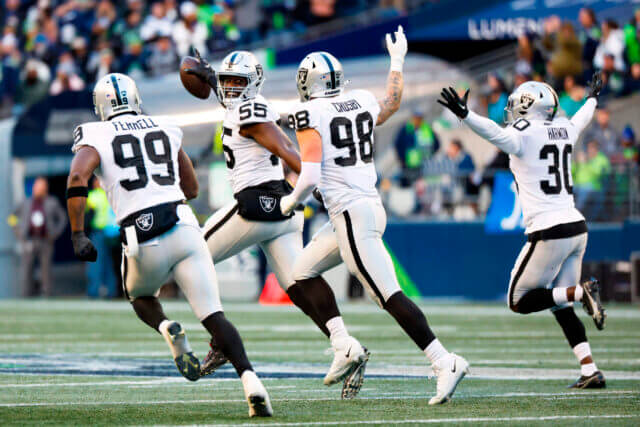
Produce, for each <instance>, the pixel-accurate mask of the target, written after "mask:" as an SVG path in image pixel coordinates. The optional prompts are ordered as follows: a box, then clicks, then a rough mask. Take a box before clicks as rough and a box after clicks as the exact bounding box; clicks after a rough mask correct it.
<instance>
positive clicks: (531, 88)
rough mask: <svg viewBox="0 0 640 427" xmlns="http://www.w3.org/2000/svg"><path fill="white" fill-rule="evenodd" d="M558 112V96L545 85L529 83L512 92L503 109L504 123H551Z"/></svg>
mask: <svg viewBox="0 0 640 427" xmlns="http://www.w3.org/2000/svg"><path fill="white" fill-rule="evenodd" d="M557 112H558V95H557V94H556V91H555V90H553V88H552V87H551V86H549V85H548V84H547V83H542V82H535V81H529V82H525V83H522V84H521V85H520V86H518V87H517V88H516V90H514V91H513V93H512V94H511V95H509V98H508V100H507V106H506V107H505V109H504V121H505V123H507V124H509V123H512V122H514V121H515V120H518V119H531V120H536V119H537V120H545V121H551V120H553V118H554V117H555V116H556V113H557Z"/></svg>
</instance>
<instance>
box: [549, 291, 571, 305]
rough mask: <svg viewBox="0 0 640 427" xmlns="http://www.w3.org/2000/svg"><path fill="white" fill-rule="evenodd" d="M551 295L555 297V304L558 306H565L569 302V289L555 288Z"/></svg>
mask: <svg viewBox="0 0 640 427" xmlns="http://www.w3.org/2000/svg"><path fill="white" fill-rule="evenodd" d="M551 294H552V295H553V302H554V303H556V305H564V304H566V303H568V302H569V298H568V297H567V288H553V290H552V291H551Z"/></svg>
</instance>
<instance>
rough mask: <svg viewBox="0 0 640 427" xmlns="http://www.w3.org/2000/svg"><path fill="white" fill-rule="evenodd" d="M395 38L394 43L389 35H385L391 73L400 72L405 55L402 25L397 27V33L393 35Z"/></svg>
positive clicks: (405, 47) (405, 44)
mask: <svg viewBox="0 0 640 427" xmlns="http://www.w3.org/2000/svg"><path fill="white" fill-rule="evenodd" d="M393 34H394V35H395V37H396V41H395V42H393V41H392V40H391V34H389V33H387V36H386V40H387V50H389V56H390V57H391V71H399V72H402V65H403V64H404V57H405V55H406V54H407V38H406V37H405V35H404V30H403V29H402V25H398V31H395V32H394V33H393Z"/></svg>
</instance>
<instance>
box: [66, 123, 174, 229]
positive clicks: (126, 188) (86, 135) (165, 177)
mask: <svg viewBox="0 0 640 427" xmlns="http://www.w3.org/2000/svg"><path fill="white" fill-rule="evenodd" d="M73 139H74V143H73V147H72V151H73V152H74V153H75V152H76V151H77V150H78V149H79V148H80V147H82V146H89V147H93V148H95V150H96V151H97V152H98V154H99V155H100V176H101V177H100V182H101V184H102V187H103V188H104V190H105V192H106V193H107V199H108V200H109V204H110V205H111V207H112V208H113V211H114V212H115V214H116V221H117V222H118V223H120V222H121V221H122V220H123V219H124V218H126V217H127V216H129V215H131V214H132V213H135V212H138V211H140V210H142V209H146V208H149V207H151V206H156V205H160V204H163V203H169V202H177V201H180V200H184V199H185V196H184V193H183V192H182V189H181V188H180V171H179V168H178V152H179V151H180V147H181V146H182V130H181V129H180V128H179V127H178V126H176V125H174V124H172V123H171V122H169V121H168V120H167V119H165V118H161V117H151V116H145V115H133V114H125V115H119V116H116V117H113V118H111V119H110V120H107V121H104V122H89V123H85V124H83V125H80V126H78V127H76V128H75V130H74V131H73Z"/></svg>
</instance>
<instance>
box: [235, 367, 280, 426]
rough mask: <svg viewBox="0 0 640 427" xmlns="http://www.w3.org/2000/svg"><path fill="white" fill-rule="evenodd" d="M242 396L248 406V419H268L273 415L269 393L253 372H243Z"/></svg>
mask: <svg viewBox="0 0 640 427" xmlns="http://www.w3.org/2000/svg"><path fill="white" fill-rule="evenodd" d="M240 379H241V380H242V386H243V387H244V395H245V397H246V398H247V403H248V404H249V416H250V417H252V418H253V417H270V416H272V415H273V408H271V401H270V400H269V393H267V390H266V389H265V388H264V386H263V385H262V382H261V381H260V379H259V378H258V376H257V375H256V373H255V372H253V371H244V372H243V374H242V377H241V378H240Z"/></svg>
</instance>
